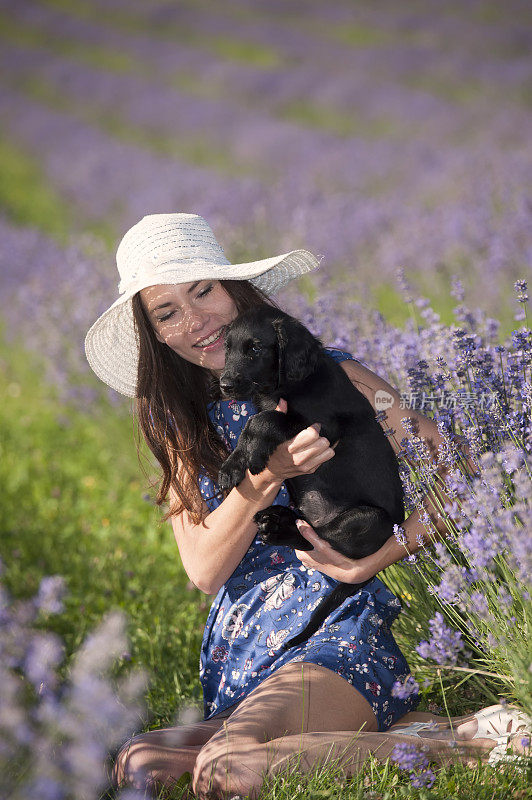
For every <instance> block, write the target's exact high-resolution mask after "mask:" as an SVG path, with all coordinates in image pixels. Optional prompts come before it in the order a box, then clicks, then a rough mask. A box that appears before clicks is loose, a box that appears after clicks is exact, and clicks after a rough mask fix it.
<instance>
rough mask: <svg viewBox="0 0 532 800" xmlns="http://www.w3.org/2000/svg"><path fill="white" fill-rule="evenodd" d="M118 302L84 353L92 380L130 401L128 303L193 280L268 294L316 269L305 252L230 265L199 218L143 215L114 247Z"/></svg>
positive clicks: (134, 345) (133, 369)
mask: <svg viewBox="0 0 532 800" xmlns="http://www.w3.org/2000/svg"><path fill="white" fill-rule="evenodd" d="M116 263H117V266H118V272H119V274H120V283H119V285H118V291H119V293H120V297H119V298H118V299H117V300H116V301H115V302H114V303H113V305H112V306H110V308H108V309H107V311H105V312H104V313H103V314H102V315H101V317H99V318H98V319H97V320H96V322H95V323H94V325H92V327H91V328H90V330H89V332H88V333H87V336H86V337H85V353H86V355H87V359H88V362H89V364H90V366H91V367H92V369H93V370H94V372H95V373H96V375H97V376H98V377H99V378H100V379H101V380H102V381H104V383H107V384H108V385H109V386H111V387H112V388H113V389H115V390H116V391H117V392H120V393H121V394H125V395H126V396H127V397H135V395H136V388H137V371H138V357H139V345H138V337H137V333H136V330H135V325H134V320H133V306H132V302H131V299H132V297H133V295H134V294H136V292H138V291H140V289H144V288H146V287H147V286H157V285H161V284H165V283H169V284H177V283H189V282H190V281H197V280H207V279H213V280H231V279H232V280H249V281H250V282H251V283H252V284H253V285H254V286H257V287H258V288H259V289H261V290H262V291H264V292H265V293H266V294H274V293H275V292H277V291H278V290H279V289H280V288H281V287H282V286H285V284H287V283H289V281H291V280H293V279H294V278H297V277H299V276H300V275H303V274H304V273H305V272H310V271H311V270H314V269H316V267H317V266H318V264H319V261H318V259H317V258H316V257H315V256H313V255H312V253H309V252H308V251H307V250H292V251H291V252H290V253H284V254H283V255H280V256H274V257H273V258H263V259H261V260H260V261H250V262H248V263H246V264H230V263H229V261H228V260H227V259H226V257H225V255H224V251H223V250H222V248H221V247H220V245H219V244H218V242H217V241H216V238H215V236H214V233H213V232H212V230H211V228H210V227H209V225H208V224H207V223H206V221H205V220H204V219H203V217H200V216H198V215H197V214H181V213H180V214H149V215H148V216H146V217H143V218H142V219H141V220H140V222H138V223H137V224H136V225H134V226H133V227H132V228H130V229H129V230H128V232H127V233H126V234H125V236H124V238H123V239H122V241H121V242H120V245H119V246H118V250H117V253H116Z"/></svg>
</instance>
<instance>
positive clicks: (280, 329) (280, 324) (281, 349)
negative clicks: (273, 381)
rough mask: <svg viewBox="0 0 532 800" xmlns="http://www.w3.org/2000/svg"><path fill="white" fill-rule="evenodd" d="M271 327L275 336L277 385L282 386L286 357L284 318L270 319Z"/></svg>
mask: <svg viewBox="0 0 532 800" xmlns="http://www.w3.org/2000/svg"><path fill="white" fill-rule="evenodd" d="M272 325H273V329H274V330H275V334H276V336H277V354H278V365H277V366H278V375H277V386H282V385H283V384H284V382H285V377H286V373H285V358H286V344H287V342H288V337H287V335H286V321H285V320H284V319H274V320H272Z"/></svg>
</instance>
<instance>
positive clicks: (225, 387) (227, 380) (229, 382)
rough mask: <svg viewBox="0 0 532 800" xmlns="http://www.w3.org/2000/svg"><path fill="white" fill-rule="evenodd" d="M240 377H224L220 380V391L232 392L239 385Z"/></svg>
mask: <svg viewBox="0 0 532 800" xmlns="http://www.w3.org/2000/svg"><path fill="white" fill-rule="evenodd" d="M238 378H239V376H238V375H222V377H221V378H220V389H221V390H222V392H227V393H228V392H231V391H232V390H233V389H234V388H235V384H237V383H238Z"/></svg>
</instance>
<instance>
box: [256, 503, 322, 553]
mask: <svg viewBox="0 0 532 800" xmlns="http://www.w3.org/2000/svg"><path fill="white" fill-rule="evenodd" d="M253 519H254V521H255V522H256V523H257V526H258V531H257V533H258V535H259V537H260V538H261V539H262V541H263V542H264V544H270V545H278V544H282V545H285V546H287V547H294V548H296V549H298V550H303V549H304V550H306V549H309V548H311V545H310V544H309V542H308V541H307V540H306V539H304V538H303V536H301V534H300V533H299V530H298V528H297V525H296V519H297V517H296V515H295V513H294V512H293V511H292V510H291V509H290V508H287V506H270V508H265V509H264V510H263V511H258V512H257V513H256V514H255V516H254V517H253Z"/></svg>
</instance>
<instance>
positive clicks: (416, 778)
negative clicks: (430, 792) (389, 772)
mask: <svg viewBox="0 0 532 800" xmlns="http://www.w3.org/2000/svg"><path fill="white" fill-rule="evenodd" d="M391 760H392V761H393V762H394V763H396V764H397V766H398V767H399V769H403V770H408V771H409V772H410V782H411V784H412V786H414V787H415V788H421V787H423V786H426V787H427V789H430V788H431V786H432V785H433V783H434V781H435V780H436V778H435V775H434V773H433V772H432V770H430V769H428V765H429V760H428V758H427V756H426V754H425V753H424V752H423V750H421V749H420V748H419V747H416V746H415V745H413V744H407V743H406V742H401V743H400V744H396V745H395V747H394V748H393V750H392V754H391Z"/></svg>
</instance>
